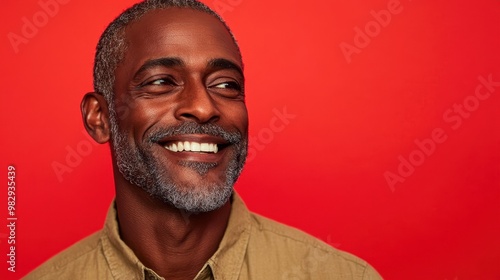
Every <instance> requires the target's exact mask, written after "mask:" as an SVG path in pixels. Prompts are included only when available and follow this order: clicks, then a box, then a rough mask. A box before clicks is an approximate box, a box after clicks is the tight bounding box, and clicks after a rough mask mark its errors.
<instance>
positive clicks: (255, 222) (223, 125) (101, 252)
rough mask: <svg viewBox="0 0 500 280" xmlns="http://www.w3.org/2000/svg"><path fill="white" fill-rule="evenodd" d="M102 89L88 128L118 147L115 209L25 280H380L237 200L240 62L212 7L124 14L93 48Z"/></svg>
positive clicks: (241, 145)
mask: <svg viewBox="0 0 500 280" xmlns="http://www.w3.org/2000/svg"><path fill="white" fill-rule="evenodd" d="M94 87H95V92H93V93H88V94H86V95H85V97H84V98H83V101H82V106H81V110H82V115H83V121H84V125H85V127H86V129H87V131H88V132H89V134H90V135H91V136H92V137H93V138H94V139H95V140H96V141H97V142H99V143H106V142H108V141H110V145H111V150H112V158H113V168H114V179H115V188H116V199H115V202H114V203H113V205H112V207H111V208H110V211H109V213H108V216H107V218H106V223H105V226H104V228H103V230H101V231H99V232H97V233H95V234H94V235H91V236H90V237H87V238H86V239H84V240H82V241H80V242H78V243H77V244H75V245H73V246H72V247H71V248H69V249H67V250H66V251H64V252H63V253H61V254H59V255H57V256H56V257H54V258H53V259H51V260H49V261H48V262H47V263H45V264H43V265H42V266H41V267H39V268H38V269H36V270H35V271H34V272H32V273H31V274H29V275H28V276H27V279H75V278H76V279H380V276H378V274H377V273H376V272H375V270H374V269H373V268H372V267H370V266H369V265H368V264H367V263H366V262H364V261H362V260H360V259H358V258H356V257H354V256H352V255H349V254H347V253H344V252H341V251H338V250H336V249H333V248H331V247H329V246H328V245H326V244H324V243H322V242H321V241H319V240H316V239H314V238H313V237H310V236H308V235H306V234H305V233H302V232H300V231H298V230H295V229H292V228H289V227H286V226H284V225H281V224H278V223H276V222H273V221H270V220H268V219H265V218H263V217H260V216H258V215H256V214H252V213H250V212H249V211H248V210H247V208H246V207H245V205H244V204H243V202H242V201H241V199H240V198H239V196H238V195H237V194H236V193H234V192H233V185H234V183H235V181H236V180H237V178H238V176H239V174H240V172H241V170H242V168H243V164H244V161H245V157H246V153H247V138H248V117H247V110H246V106H245V90H244V75H243V62H242V59H241V54H240V50H239V48H238V46H237V44H236V41H235V40H234V38H233V36H232V34H231V32H230V30H229V28H228V27H227V26H226V25H225V23H224V22H223V21H222V20H221V19H220V18H219V16H218V15H216V14H215V13H214V12H213V11H211V10H210V9H209V8H207V7H206V6H205V5H203V4H201V3H199V2H196V1H194V0H171V1H169V0H164V1H161V0H156V1H145V2H142V3H140V4H137V5H135V6H133V7H132V8H130V9H128V10H126V11H125V12H123V13H122V14H121V15H120V16H119V17H118V18H117V19H115V20H114V21H113V22H112V23H111V24H110V25H109V26H108V28H107V29H106V31H105V32H104V34H103V35H102V36H101V39H100V41H99V44H98V46H97V53H96V58H95V66H94Z"/></svg>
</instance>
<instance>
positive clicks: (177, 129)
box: [145, 122, 243, 144]
mask: <svg viewBox="0 0 500 280" xmlns="http://www.w3.org/2000/svg"><path fill="white" fill-rule="evenodd" d="M184 134H206V135H211V136H215V137H220V138H222V139H224V140H225V141H226V142H228V143H230V144H237V143H239V142H241V141H242V139H243V136H242V135H241V133H239V132H237V131H228V130H226V129H224V128H222V127H221V126H220V125H217V124H213V123H205V124H199V123H196V122H183V123H181V124H179V125H175V126H168V127H157V128H154V129H152V130H151V131H149V132H148V133H147V134H146V137H145V139H146V141H147V142H148V143H149V144H154V143H157V142H159V141H160V140H162V139H164V138H166V137H171V136H177V135H184Z"/></svg>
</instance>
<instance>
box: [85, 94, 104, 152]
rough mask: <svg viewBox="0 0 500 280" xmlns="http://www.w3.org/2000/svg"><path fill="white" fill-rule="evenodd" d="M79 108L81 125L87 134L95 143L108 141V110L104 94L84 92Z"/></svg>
mask: <svg viewBox="0 0 500 280" xmlns="http://www.w3.org/2000/svg"><path fill="white" fill-rule="evenodd" d="M80 109H81V111H82V118H83V125H84V126H85V129H86V130H87V132H88V134H90V136H91V137H92V138H94V140H95V141H96V142H97V143H100V144H103V143H106V142H108V141H109V137H110V125H109V112H108V106H107V102H106V100H105V99H104V96H103V95H102V94H99V93H95V92H89V93H87V94H85V96H84V97H83V99H82V103H81V104H80Z"/></svg>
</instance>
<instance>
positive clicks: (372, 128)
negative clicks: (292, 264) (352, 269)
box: [0, 0, 500, 280]
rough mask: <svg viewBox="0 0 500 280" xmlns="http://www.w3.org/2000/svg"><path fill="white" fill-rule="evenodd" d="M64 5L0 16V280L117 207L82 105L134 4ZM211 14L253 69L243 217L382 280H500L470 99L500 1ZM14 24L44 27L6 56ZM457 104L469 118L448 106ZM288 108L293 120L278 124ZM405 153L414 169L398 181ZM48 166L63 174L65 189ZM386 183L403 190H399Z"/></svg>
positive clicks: (479, 113) (479, 119)
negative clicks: (436, 136)
mask: <svg viewBox="0 0 500 280" xmlns="http://www.w3.org/2000/svg"><path fill="white" fill-rule="evenodd" d="M41 2H42V3H45V2H47V0H42V1H41ZM61 2H62V1H61ZM66 2H67V3H65V4H62V3H61V4H58V11H56V12H54V13H53V15H47V16H46V18H44V17H43V14H40V12H41V13H44V12H43V11H44V10H43V8H42V6H41V5H40V4H39V2H38V0H26V1H12V0H9V1H4V2H3V4H2V9H1V11H0V15H1V18H2V24H1V26H0V34H1V35H2V37H1V38H2V39H1V40H0V48H1V55H2V57H1V65H2V66H1V71H2V73H1V78H0V79H1V80H0V81H1V85H2V86H1V91H2V92H1V94H0V104H1V110H0V122H1V123H0V124H1V131H2V137H1V140H0V141H1V142H0V143H1V145H0V151H1V165H0V166H1V170H3V171H2V172H0V174H3V175H1V176H3V177H4V179H2V181H3V182H4V186H5V187H3V188H1V191H0V221H2V222H1V223H2V224H3V223H6V224H7V222H6V218H7V187H6V181H7V166H8V165H10V164H12V165H14V166H15V167H16V169H17V171H16V172H17V173H16V182H17V192H16V198H17V200H16V202H17V205H16V216H17V217H18V220H17V224H16V225H17V227H16V246H17V247H16V257H17V258H16V261H17V263H16V272H15V273H11V272H8V271H7V264H6V260H7V256H6V254H7V253H8V249H7V248H8V247H7V237H8V234H9V232H8V230H7V229H6V227H5V226H0V260H1V262H0V263H1V264H2V265H0V278H1V279H17V278H19V277H21V276H22V275H25V274H26V273H27V272H28V271H30V270H32V269H33V268H34V267H36V266H37V265H39V264H40V263H42V262H43V261H45V260H46V259H48V258H49V257H50V256H52V255H54V254H56V253H57V252H59V251H60V250H62V249H63V248H65V247H67V246H69V245H70V244H72V243H74V242H75V241H77V240H79V239H81V238H82V237H84V236H86V235H88V234H90V233H91V232H94V231H96V230H98V229H99V228H100V227H101V226H102V224H103V221H104V215H105V212H106V210H107V208H108V206H109V203H110V201H111V199H112V197H113V181H112V175H111V163H110V156H109V149H108V147H107V145H101V146H99V145H94V144H92V145H91V144H90V143H91V142H90V141H89V140H88V138H87V137H86V136H85V135H84V132H83V131H84V129H83V126H82V122H81V117H80V112H79V103H80V100H81V98H82V96H83V94H84V93H85V92H87V91H90V90H91V89H92V63H93V55H94V48H95V45H96V42H97V40H98V37H99V35H100V34H101V32H102V31H103V30H104V28H105V26H106V25H107V24H108V23H109V22H110V21H111V20H112V19H113V18H114V17H115V16H116V15H117V14H118V13H119V12H121V11H122V10H123V9H124V8H126V7H128V6H130V5H131V4H132V3H133V2H135V1H133V0H129V1H120V3H118V2H116V1H112V0H106V1H80V0H69V1H68V0H66ZM56 3H57V2H56ZM206 3H207V4H209V5H210V6H212V7H214V8H216V7H218V9H219V11H222V15H223V17H224V18H225V19H226V20H227V22H228V23H229V25H230V26H231V27H232V29H233V31H234V33H235V35H236V37H237V38H238V40H239V43H240V46H241V49H242V52H243V56H244V60H245V64H246V77H247V81H248V83H247V98H248V99H247V104H248V108H249V114H250V120H251V125H250V130H251V131H250V135H251V136H252V137H253V140H252V141H251V147H252V149H253V152H256V153H254V154H253V158H252V159H251V160H250V161H249V162H248V164H247V165H246V168H245V170H244V172H243V175H242V177H241V179H240V180H239V182H238V183H237V189H238V191H239V192H240V194H241V195H242V196H243V198H244V200H245V201H246V203H247V205H248V206H249V208H250V209H252V210H254V211H255V212H258V213H261V214H263V215H265V216H268V217H271V218H274V219H276V220H278V221H281V222H284V223H286V224H289V225H293V226H295V227H298V228H300V229H302V230H304V231H306V232H309V233H310V234H312V235H314V236H316V237H318V238H320V239H322V240H324V241H326V242H328V243H330V244H331V245H332V246H335V247H338V248H340V249H342V250H346V251H349V252H352V253H354V254H356V255H358V256H360V257H362V258H364V259H365V260H367V261H368V262H370V263H371V264H372V265H373V266H374V267H376V268H377V269H378V271H379V272H380V273H381V274H382V275H383V276H384V277H385V278H386V279H453V280H454V279H460V280H462V279H500V239H499V236H500V176H499V174H500V163H499V162H500V148H499V144H500V130H499V128H500V116H499V114H498V108H499V105H500V96H499V95H500V87H499V86H493V87H490V88H491V89H492V92H491V94H490V96H489V97H488V98H484V100H479V101H478V99H477V98H475V97H474V94H475V89H476V87H477V86H478V85H480V82H479V80H478V77H479V76H482V77H484V78H486V79H487V78H488V76H490V78H491V79H492V80H493V81H497V82H500V52H499V50H500V35H499V34H500V16H499V15H500V3H499V2H498V1H495V0H483V1H430V0H427V1H424V0H413V1H411V0H401V2H399V5H396V4H397V3H398V2H397V1H395V0H371V1H360V0H356V1H307V2H303V1H266V2H264V1H248V0H220V1H217V0H207V1H206ZM221 3H225V5H226V6H224V8H225V10H221V7H222V6H221V5H222V4H221ZM391 3H392V4H391ZM393 4H394V5H396V6H397V13H393V14H392V15H391V20H390V22H389V23H388V24H384V25H385V26H383V27H380V25H377V24H374V22H372V21H373V20H374V15H373V14H372V13H371V11H375V12H379V11H381V10H387V9H388V8H387V7H388V5H393ZM393 10H394V9H393ZM37 15H38V18H37ZM34 16H35V19H33V17H34ZM24 17H26V19H27V20H28V21H29V22H31V23H33V22H34V20H35V21H36V22H37V23H38V25H39V26H38V27H36V26H35V27H36V32H33V30H31V31H32V33H31V34H30V33H26V34H28V35H29V36H30V37H31V38H27V37H26V36H25V39H24V41H23V42H22V43H19V44H17V45H16V44H12V43H11V40H10V39H9V38H12V36H13V35H12V34H16V35H17V36H24V35H23V33H22V32H23V26H24V25H26V24H27V23H25V21H23V18H24ZM367 25H368V27H369V29H368V32H371V33H370V34H371V35H372V37H370V38H369V41H366V40H365V42H364V45H363V44H361V43H363V42H358V47H359V48H358V50H357V52H356V53H352V54H351V55H350V56H346V55H344V54H343V52H342V49H341V44H342V42H344V43H345V44H349V45H352V46H353V47H356V43H355V35H356V31H355V30H356V29H355V28H356V27H358V28H360V29H363V30H364V29H365V27H366V26H367ZM377 26H378V27H379V28H378V29H377ZM370 28H371V29H370ZM25 31H26V30H25ZM364 32H366V31H364ZM9 34H10V35H9ZM358 39H359V38H358ZM365 39H366V38H365ZM345 44H344V45H345ZM348 59H350V62H348ZM480 92H481V93H482V94H486V93H488V90H487V89H486V88H484V87H483V88H482V89H481V91H480ZM475 101H477V102H476V103H474V102H475ZM464 102H466V108H468V110H466V111H465V113H467V114H464V115H463V116H460V115H459V114H458V113H454V112H453V111H452V112H451V113H450V112H447V111H448V110H454V106H456V105H454V104H464ZM285 108H286V109H285ZM283 110H286V113H288V114H292V115H294V116H295V117H294V118H290V119H288V120H286V122H283V120H280V119H276V118H277V115H276V112H277V111H278V112H283ZM445 113H449V114H450V115H448V116H447V117H446V116H443V114H445ZM459 116H460V117H459ZM459 121H461V122H460V123H459ZM436 128H439V129H442V131H444V134H445V136H446V140H444V141H442V143H436V144H435V145H436V147H435V149H434V150H433V151H430V152H428V154H429V155H424V154H423V153H422V152H419V147H418V146H417V144H416V142H415V141H423V140H424V139H427V138H430V137H431V136H432V132H433V130H434V129H436ZM454 128H455V129H454ZM429 145H430V144H429ZM427 147H430V146H427ZM75 150H76V151H77V152H78V151H79V152H80V154H81V155H80V156H79V157H77V158H73V161H72V162H70V163H71V164H72V165H73V166H69V165H68V162H67V157H68V156H69V155H71V153H72V152H71V151H75ZM410 155H412V156H413V159H412V161H413V162H414V163H415V164H416V165H418V166H415V167H414V170H413V172H409V171H408V170H406V171H407V174H406V173H404V171H405V170H402V171H403V173H399V171H398V166H399V165H400V164H401V158H404V160H409V157H410ZM419 155H420V156H422V155H424V157H423V158H422V157H419ZM400 156H401V157H400ZM70 160H71V159H70ZM54 162H57V163H60V164H62V165H66V166H68V169H69V170H71V172H65V173H62V174H59V178H58V175H57V174H56V172H55V171H54V168H53V164H54ZM386 172H391V173H393V174H394V175H398V176H401V178H400V179H404V182H393V186H392V187H391V186H390V185H391V184H390V183H388V182H387V180H386V178H385V176H384V174H386ZM409 173H411V174H409ZM403 175H404V176H403ZM59 179H60V180H59Z"/></svg>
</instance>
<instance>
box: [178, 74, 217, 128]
mask: <svg viewBox="0 0 500 280" xmlns="http://www.w3.org/2000/svg"><path fill="white" fill-rule="evenodd" d="M175 115H176V116H175V117H176V118H177V119H179V120H191V121H195V122H197V123H210V122H216V121H218V120H219V118H220V111H219V109H218V108H217V104H216V103H215V101H214V99H213V97H212V96H211V95H210V93H209V92H208V90H207V88H206V87H205V85H204V84H203V83H201V82H194V83H190V84H189V85H186V87H185V88H184V90H183V92H182V93H181V94H180V95H179V103H178V106H177V110H176V113H175Z"/></svg>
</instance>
